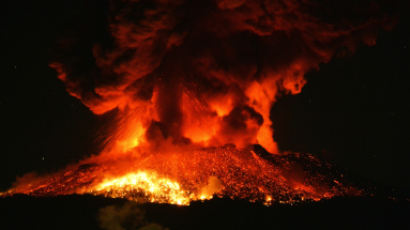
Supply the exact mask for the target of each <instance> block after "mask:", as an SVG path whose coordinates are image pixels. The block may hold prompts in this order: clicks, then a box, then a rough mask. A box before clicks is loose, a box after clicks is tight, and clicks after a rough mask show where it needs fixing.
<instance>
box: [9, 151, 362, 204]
mask: <svg viewBox="0 0 410 230" xmlns="http://www.w3.org/2000/svg"><path fill="white" fill-rule="evenodd" d="M257 152H259V151H258V148H255V149H252V148H247V149H244V150H238V149H236V148H234V147H232V146H225V147H220V148H192V147H191V148H188V147H181V148H180V149H178V148H176V147H174V149H172V147H171V146H165V147H163V148H161V149H159V150H157V151H154V150H150V151H149V150H147V149H145V148H141V147H135V148H134V149H133V150H132V151H129V152H127V153H123V154H115V153H113V154H110V153H106V154H100V155H99V156H95V157H91V158H89V159H86V160H84V161H82V162H80V163H79V164H76V165H72V166H69V167H67V168H66V169H64V170H62V171H60V172H57V173H55V174H52V175H48V176H40V177H35V176H34V177H33V176H26V177H23V178H21V179H20V180H18V181H17V182H16V184H15V185H14V187H13V188H12V189H10V190H9V191H7V192H6V193H4V194H3V195H13V194H17V193H20V194H27V195H34V196H56V195H69V194H93V195H103V196H107V197H113V198H124V199H129V200H134V201H137V202H155V203H170V204H176V205H188V204H189V203H190V202H192V201H196V200H206V199H211V198H212V197H214V196H221V197H229V198H232V199H246V200H249V201H259V202H262V203H265V204H267V205H269V204H271V203H273V202H280V203H294V202H299V201H303V200H315V201H317V200H320V199H327V198H331V197H334V196H344V195H358V194H360V193H359V192H360V191H358V190H354V189H352V188H351V187H350V186H346V185H344V184H343V183H341V182H339V181H338V180H340V179H339V178H338V177H337V176H335V175H334V174H333V173H332V171H331V170H330V169H329V168H328V166H327V165H325V164H322V163H320V162H319V161H317V160H316V159H315V158H313V157H312V156H310V155H303V154H282V155H271V154H267V153H265V154H264V153H261V152H259V153H257ZM336 179H337V180H336Z"/></svg>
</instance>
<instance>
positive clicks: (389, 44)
mask: <svg viewBox="0 0 410 230" xmlns="http://www.w3.org/2000/svg"><path fill="white" fill-rule="evenodd" d="M2 5H3V6H4V5H5V6H6V7H4V8H3V15H5V18H4V19H3V20H2V30H1V32H0V33H1V38H0V39H1V46H2V49H1V50H2V57H3V58H2V61H1V70H0V71H1V72H0V74H1V83H0V108H1V110H0V111H1V112H0V127H1V133H2V137H1V139H0V146H1V154H2V160H1V161H0V170H1V171H0V189H1V190H5V189H7V188H9V187H10V186H11V184H12V183H13V182H14V181H15V179H16V177H17V176H22V175H23V174H25V173H28V172H38V173H46V172H53V171H55V170H57V169H61V168H63V167H64V166H65V165H67V164H69V163H73V162H76V161H78V160H81V159H83V158H85V157H87V156H90V155H91V154H95V153H98V151H99V150H100V149H99V146H100V143H101V141H102V140H103V138H104V136H103V135H104V129H105V128H106V127H105V126H104V124H106V123H107V122H109V121H110V120H111V119H112V118H113V116H112V114H111V113H108V114H105V115H103V116H97V115H94V114H93V113H92V112H90V111H89V109H88V108H86V107H85V106H84V105H83V104H82V103H81V102H80V101H79V100H78V99H75V98H73V97H71V96H69V95H68V93H67V92H66V90H65V86H64V84H63V83H62V82H61V81H60V80H59V79H57V75H56V72H55V71H54V70H53V69H51V68H50V67H49V66H48V65H49V63H50V60H53V59H54V58H55V56H56V55H58V44H59V43H58V42H59V39H61V38H64V37H79V38H81V39H82V40H83V41H82V44H84V47H83V48H84V53H87V52H90V51H89V50H90V47H91V46H92V44H93V43H94V41H95V40H98V39H97V38H99V37H101V36H103V35H104V34H105V33H106V31H105V30H106V12H107V7H106V5H107V4H106V1H97V0H87V1H80V0H70V1H68V0H61V1H41V2H38V1H36V2H35V1H31V2H23V1H6V3H3V4H2ZM386 10H389V11H393V12H395V14H397V15H398V23H397V25H396V26H395V27H394V29H393V30H391V31H381V32H380V34H379V36H378V38H377V44H376V45H375V46H371V47H368V46H365V45H362V46H360V47H359V49H358V50H357V52H355V53H354V54H349V55H347V56H343V57H336V58H334V59H333V60H332V61H331V62H329V63H327V64H321V65H320V69H319V70H316V71H311V72H309V73H308V74H307V75H306V78H307V82H308V83H307V84H306V85H305V87H304V88H303V90H302V93H300V94H298V95H283V96H282V97H281V98H280V99H279V100H278V102H277V103H276V104H275V105H274V107H273V108H272V111H271V118H272V120H273V122H274V130H275V139H276V141H277V142H278V144H279V148H280V149H281V150H282V151H294V152H307V153H311V154H313V155H316V156H318V157H319V158H320V159H323V160H326V161H329V162H331V163H332V164H333V165H334V166H335V167H336V168H338V169H339V170H341V171H343V172H345V173H346V175H349V177H351V178H352V180H353V181H354V183H358V184H361V185H364V186H368V187H375V188H376V190H377V191H383V192H382V193H383V194H389V195H391V194H399V195H398V196H404V197H406V196H407V197H408V194H409V193H408V191H409V190H410V171H409V162H410V151H409V144H408V143H409V140H410V133H409V132H410V122H409V117H410V116H409V115H410V114H409V112H408V111H410V110H409V109H410V104H409V101H408V98H410V95H409V94H410V80H409V76H410V31H409V29H408V28H410V23H409V22H408V21H409V20H408V19H409V18H408V13H407V12H408V11H409V9H408V4H406V3H397V4H396V5H395V6H394V7H393V8H392V9H386ZM386 196H388V195H386ZM67 199H69V198H67ZM72 199H73V200H76V201H75V202H77V206H75V207H73V209H75V208H78V207H80V206H81V205H80V203H81V202H85V203H87V202H88V203H87V205H88V206H92V205H95V204H94V203H98V205H99V206H98V205H96V206H98V207H100V206H101V204H102V203H104V202H106V203H109V202H107V201H104V202H96V201H94V200H93V198H90V200H88V201H83V200H81V199H85V198H72ZM79 199H80V201H79ZM23 200H24V199H23ZM85 200H86V199H85ZM13 202H15V203H13ZM53 202H54V201H49V200H48V201H47V200H46V201H44V203H46V204H49V206H48V207H50V208H56V209H58V208H57V207H54V206H53V207H51V206H50V204H51V203H53ZM55 202H60V203H64V202H67V201H61V199H60V200H57V201H55ZM93 202H94V203H93ZM121 202H122V201H121ZM224 202H227V205H228V206H229V207H231V208H233V209H235V207H236V206H235V205H239V206H240V207H241V208H240V210H242V209H243V210H247V208H246V207H247V205H246V204H231V203H229V202H228V201H224ZM224 202H222V203H221V204H218V205H225V203H224ZM366 202H368V203H366ZM366 202H364V203H365V204H363V205H364V206H365V207H367V208H369V209H371V208H370V207H373V206H372V205H374V204H371V201H366ZM3 203H4V204H6V205H9V206H10V207H11V206H14V204H15V205H16V206H18V207H22V208H23V207H24V205H25V204H24V202H23V201H21V200H17V201H8V202H3ZM28 203H29V205H31V207H33V206H36V205H41V202H39V201H28ZM362 203H363V202H362ZM369 203H370V205H368V204H369ZM104 204H105V203H104ZM6 205H5V206H3V207H6ZM212 205H214V206H213V207H215V206H218V205H215V204H212ZM326 205H328V206H326ZM326 205H325V206H326V207H330V208H329V209H332V208H334V207H332V205H333V204H326ZM338 205H339V206H340V204H339V203H337V202H335V207H339V206H338ZM366 205H367V206H366ZM389 205H391V204H388V205H387V206H389ZM9 206H7V207H9ZM374 206H376V205H374ZM389 207H390V206H389ZM407 207H408V206H407ZM195 208H198V207H194V208H193V209H195ZM153 209H155V208H153ZM282 209H283V207H282ZM302 209H303V208H300V207H299V209H297V210H298V211H297V212H298V213H299V214H298V215H302V214H301V213H303V212H304V209H303V210H302ZM322 209H323V210H327V209H326V208H322ZM392 209H394V208H392ZM28 210H33V208H28ZM258 210H259V209H258ZM286 210H287V211H286V212H291V211H289V210H288V209H286ZM306 210H308V208H306ZM366 210H367V209H366ZM403 210H407V211H408V210H409V209H408V208H407V209H403ZM244 212H246V211H244ZM248 212H249V211H248ZM260 212H262V213H264V215H268V211H260ZM395 212H397V213H402V212H401V211H400V209H399V210H396V211H395ZM15 213H18V212H15ZM28 213H29V212H28V211H27V212H26V214H27V215H28ZM46 213H48V214H50V212H46ZM181 213H182V214H181V215H183V211H181ZM193 213H195V214H194V215H199V214H198V213H197V212H195V211H193ZM272 214H273V213H272ZM339 214H340V213H339ZM269 215H270V214H269ZM312 215H313V214H312ZM316 215H321V212H320V211H318V210H317V209H316ZM378 215H379V216H380V217H383V216H384V215H383V214H380V213H378V214H375V216H378ZM23 216H24V214H23ZM23 219H24V217H23ZM266 219H267V217H266V218H265V217H264V220H266ZM165 222H166V221H165ZM283 224H285V223H283ZM311 224H312V225H311V226H314V223H313V222H312V223H311ZM9 226H12V225H9ZM269 226H272V225H269ZM292 226H295V225H292ZM386 226H387V225H386ZM180 227H181V226H180ZM185 227H186V226H185ZM224 227H226V228H232V229H236V227H235V226H224ZM295 227H296V226H295ZM323 227H324V228H325V227H326V226H325V225H324V226H323ZM0 228H1V227H0ZM181 228H184V226H182V227H181ZM238 228H239V227H238ZM10 229H11V228H10ZM50 229H51V227H50ZM79 229H82V228H79ZM171 229H172V228H171Z"/></svg>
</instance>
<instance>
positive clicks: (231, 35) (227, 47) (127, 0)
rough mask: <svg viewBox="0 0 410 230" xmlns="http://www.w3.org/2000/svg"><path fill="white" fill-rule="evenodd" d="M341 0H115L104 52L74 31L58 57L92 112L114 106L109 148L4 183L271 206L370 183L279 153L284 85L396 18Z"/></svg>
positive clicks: (64, 75) (308, 158) (23, 188)
mask: <svg viewBox="0 0 410 230" xmlns="http://www.w3.org/2000/svg"><path fill="white" fill-rule="evenodd" d="M348 2H350V1H348ZM339 4H340V5H339ZM343 5H346V3H345V2H343ZM338 7H342V5H341V3H320V4H319V1H315V0H311V1H294V0H195V1H190V0H150V1H145V0H117V1H114V0H113V1H111V2H110V10H109V12H110V13H109V19H108V24H109V29H108V31H109V34H110V36H108V37H109V38H107V39H104V40H103V41H98V42H96V44H95V45H94V47H93V49H92V60H93V61H92V62H91V63H90V61H89V59H91V58H90V57H86V58H83V57H81V56H75V54H73V52H72V48H73V46H75V44H73V42H62V47H60V49H61V50H62V51H61V52H62V53H64V52H65V53H69V54H63V55H61V57H59V58H56V60H54V61H53V62H52V63H51V64H50V67H51V68H53V69H55V70H56V71H57V73H58V77H59V79H60V80H61V81H63V82H64V83H65V85H66V89H67V91H68V93H70V95H72V96H73V97H76V98H78V99H79V100H81V101H82V102H83V104H84V105H85V106H87V107H88V108H89V109H90V110H91V111H92V112H93V113H95V114H97V115H102V114H105V113H108V112H112V113H113V114H115V117H116V119H115V120H114V121H113V122H112V124H110V126H111V128H110V129H109V132H110V133H107V134H104V135H105V136H107V139H106V141H105V142H104V147H103V150H102V152H101V153H99V154H96V155H93V156H91V157H89V158H87V159H84V160H82V161H80V162H79V163H77V164H73V165H70V166H68V167H67V168H65V169H63V170H61V171H58V172H56V173H53V174H49V175H42V176H35V175H32V174H28V175H26V176H23V177H22V178H20V179H19V180H18V181H17V182H16V183H15V185H14V186H13V187H12V188H11V189H10V190H8V191H6V192H4V193H3V194H2V195H12V194H19V193H22V194H28V195H35V196H53V195H67V194H95V195H104V196H108V197H124V198H127V199H131V200H136V201H141V202H143V201H148V202H159V203H171V204H178V205H188V204H189V203H190V202H191V201H194V200H206V199H211V198H212V197H213V196H224V197H230V198H234V199H235V198H238V199H248V200H250V201H261V202H264V203H266V204H270V203H271V202H296V201H302V200H320V199H324V198H331V197H334V196H344V195H358V194H361V191H360V189H356V188H353V187H351V186H350V185H348V184H346V183H345V182H343V178H342V176H339V175H337V174H335V173H334V172H333V169H332V168H331V166H329V165H328V164H326V163H323V162H321V161H320V160H318V159H316V158H315V157H314V156H313V155H309V154H300V153H287V152H286V153H284V152H281V151H280V149H279V148H278V145H277V143H276V142H275V140H274V132H273V123H272V121H271V118H270V111H271V108H272V106H274V103H275V101H276V100H278V99H279V98H280V96H281V95H284V94H297V93H300V92H301V90H302V88H303V86H304V85H305V83H306V81H305V78H304V75H305V73H307V72H308V71H311V70H317V69H318V68H319V64H321V63H326V62H329V61H330V60H331V58H332V57H334V56H336V55H338V56H340V55H344V54H349V53H352V52H354V51H355V49H356V48H357V46H358V45H359V44H361V43H364V44H366V45H374V44H375V39H376V36H377V31H378V30H379V29H380V28H381V27H385V28H388V27H389V26H391V22H390V20H389V19H388V18H387V16H384V15H383V14H382V12H381V10H380V6H378V5H376V4H373V3H369V1H362V2H361V3H356V4H351V6H349V8H346V12H349V13H348V14H349V16H351V17H350V18H346V15H343V17H342V15H337V14H335V12H336V11H335V9H336V8H338ZM344 7H346V6H344ZM329 77H331V76H329ZM329 87H331V86H329Z"/></svg>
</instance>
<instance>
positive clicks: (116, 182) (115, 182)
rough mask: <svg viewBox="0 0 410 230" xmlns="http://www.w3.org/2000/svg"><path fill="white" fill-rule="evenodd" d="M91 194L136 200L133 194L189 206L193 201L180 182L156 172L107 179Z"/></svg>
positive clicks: (151, 200) (152, 200)
mask: <svg viewBox="0 0 410 230" xmlns="http://www.w3.org/2000/svg"><path fill="white" fill-rule="evenodd" d="M91 193H95V194H105V195H108V196H110V197H127V198H128V199H136V198H137V197H133V196H132V194H133V193H134V194H136V195H139V194H142V196H143V197H147V199H148V200H149V201H150V202H157V203H170V204H178V205H187V204H189V202H190V200H191V199H192V198H191V197H192V195H191V196H190V195H189V193H188V192H187V191H184V190H182V189H181V186H180V185H179V183H178V182H176V181H172V180H170V179H168V178H165V177H160V176H158V175H157V173H155V172H144V171H140V172H136V173H129V174H127V175H125V176H122V177H117V178H113V179H105V180H104V181H103V182H102V183H100V184H98V185H96V186H95V187H94V189H92V191H91Z"/></svg>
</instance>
